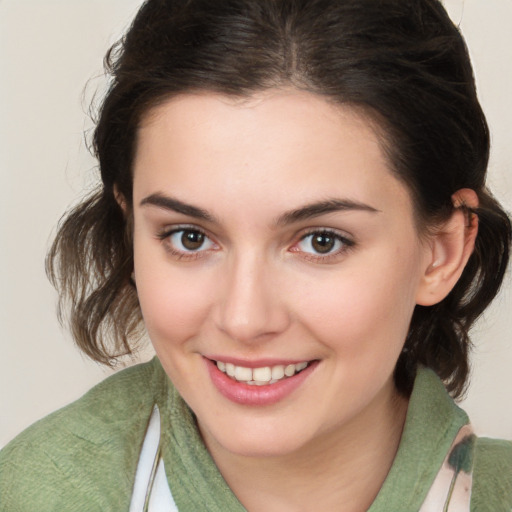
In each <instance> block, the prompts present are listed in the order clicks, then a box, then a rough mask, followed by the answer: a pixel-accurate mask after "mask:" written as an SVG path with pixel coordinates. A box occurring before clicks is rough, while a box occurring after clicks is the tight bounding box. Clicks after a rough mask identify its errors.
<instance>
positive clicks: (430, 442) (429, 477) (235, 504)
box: [157, 363, 468, 512]
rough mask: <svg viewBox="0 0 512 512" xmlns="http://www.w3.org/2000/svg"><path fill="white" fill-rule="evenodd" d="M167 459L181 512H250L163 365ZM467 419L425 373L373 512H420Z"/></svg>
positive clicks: (439, 384)
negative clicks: (194, 511) (210, 452)
mask: <svg viewBox="0 0 512 512" xmlns="http://www.w3.org/2000/svg"><path fill="white" fill-rule="evenodd" d="M157 366H158V367H159V370H158V371H159V372H161V378H162V379H164V380H165V382H166V385H165V386H162V387H161V393H160V396H159V398H158V405H159V408H160V410H161V412H162V422H163V424H162V436H163V438H162V441H163V443H162V444H163V458H164V463H165V470H166V474H167V479H168V481H169V485H170V487H171V492H172V494H173V497H174V500H175V501H176V504H177V506H178V508H179V510H184V511H189V510H208V511H209V512H225V511H226V510H229V511H230V512H244V511H245V508H244V507H243V506H242V505H241V503H240V502H239V501H238V499H237V498H236V496H235V495H234V494H233V493H232V492H231V490H230V488H229V487H228V485H227V484H226V482H225V481H224V479H223V477H222V475H221V474H220V472H219V471H218V469H217V467H216V465H215V463H214V461H213V460H212V458H211V456H210V454H209V453H208V451H207V450H206V448H205V446H204V443H203V442H202V439H201V437H200V434H199V432H198V429H197V427H196V422H195V417H194V414H193V413H192V412H191V410H190V409H189V408H188V406H187V405H186V404H185V402H184V401H183V399H182V398H181V397H180V396H179V394H178V392H177V391H176V390H175V388H174V387H173V386H172V384H171V383H170V381H169V379H168V378H167V377H166V376H165V373H164V371H163V370H162V368H161V366H160V364H159V363H157ZM466 423H468V418H467V416H466V414H465V413H464V412H463V411H462V410H461V409H459V408H458V407H457V406H456V405H455V404H454V402H453V400H452V399H451V398H450V397H449V395H448V394H447V392H446V390H445V388H444V386H443V384H442V382H441V381H440V380H439V378H438V377H437V376H436V375H435V373H434V372H433V371H431V370H428V369H423V368H422V369H420V370H419V371H418V375H417V377H416V380H415V383H414V389H413V392H412V395H411V400H410V403H409V409H408V412H407V418H406V422H405V427H404V432H403V434H402V439H401V441H400V446H399V448H398V452H397V455H396V457H395V460H394V462H393V466H392V467H391V470H390V472H389V474H388V476H387V478H386V480H385V482H384V484H383V486H382V488H381V490H380V492H379V494H378V495H377V497H376V499H375V501H374V503H373V504H372V506H371V507H370V509H369V510H368V512H389V511H390V510H393V512H399V511H407V512H408V511H411V510H419V508H420V507H421V504H422V502H423V500H424V499H425V496H426V494H427V493H428V490H429V489H430V486H431V484H432V482H433V481H434V478H435V477H436V475H437V472H438V471H439V468H440V467H441V465H442V463H443V460H444V458H445V456H446V454H447V452H448V450H449V448H450V446H451V444H452V442H453V440H454V438H455V436H456V435H457V432H458V431H459V429H460V428H461V427H462V426H463V425H465V424H466Z"/></svg>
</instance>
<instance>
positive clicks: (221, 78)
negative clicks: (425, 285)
mask: <svg viewBox="0 0 512 512" xmlns="http://www.w3.org/2000/svg"><path fill="white" fill-rule="evenodd" d="M106 68H107V71H108V73H109V74H110V77H111V83H110V88H109V90H108V93H107V95H106V97H105V99H104V102H103V104H102V107H101V109H100V112H99V119H98V123H97V127H96V130H95V133H94V151H95V154H96V156H97V158H98V160H99V167H100V171H101V181H102V183H101V186H100V188H99V189H98V190H97V192H95V193H94V194H93V195H91V196H90V197H89V198H87V199H85V200H84V201H83V202H82V203H80V204H79V205H78V206H77V207H76V208H74V209H73V210H72V211H70V212H69V213H68V214H67V216H66V217H65V218H64V220H63V222H62V223H61V225H60V229H59V232H58V234H57V237H56V239H55V242H54V244H53V246H52V248H51V250H50V253H49V256H48V260H47V269H48V274H49V276H50V279H51V280H52V282H53V284H54V285H55V286H56V287H57V288H58V289H59V291H60V293H61V306H63V305H65V304H66V305H68V306H69V307H70V317H69V321H70V325H71V328H72V332H73V335H74V338H75V340H76V342H77V344H78V346H79V347H80V348H81V349H82V350H83V351H84V352H85V353H86V354H87V355H89V356H90V357H92V358H93V359H95V360H97V361H101V362H103V363H106V364H112V363H113V362H114V361H115V359H116V357H118V356H120V355H122V354H127V353H130V351H131V345H130V344H131V342H133V341H134V340H136V339H137V338H138V337H139V336H140V335H141V333H142V332H143V331H142V327H141V316H140V309H139V305H138V301H137V296H136V291H135V288H134V286H133V284H132V283H131V280H130V274H131V272H132V269H133V260H132V244H131V227H130V226H129V225H127V223H130V215H127V216H126V217H125V216H124V215H123V212H122V210H121V208H120V207H119V205H118V203H117V202H116V197H115V194H116V191H117V193H120V194H121V195H122V196H123V198H124V199H125V201H126V206H127V209H128V212H130V209H131V201H132V162H133V157H134V153H135V150H136V147H135V146H136V133H137V127H138V125H139V123H140V120H141V117H142V116H143V115H144V114H145V113H147V112H148V110H149V109H151V108H153V107H155V106H156V105H158V104H159V103H160V102H162V101H165V100H167V99H168V98H170V97H172V96H174V95H177V94H180V93H184V92H191V91H202V90H203V91H215V92H220V93H223V94H228V95H236V96H248V95H250V94H252V93H254V92H257V91H261V90H264V89H268V88H271V87H284V86H293V87H296V88H298V89H301V90H306V91H310V92H312V93H315V94H319V95H322V96H323V97H325V98H326V99H329V100H330V101H334V102H338V103H345V104H350V105H352V106H355V107H357V108H360V109H362V110H363V111H364V112H365V113H366V114H367V115H369V116H370V117H371V118H373V119H374V120H375V121H376V122H377V124H378V125H379V126H380V127H381V129H382V130H383V132H384V133H385V144H384V146H385V148H386V152H387V155H388V157H389V160H390V166H391V168H392V170H393V172H394V173H395V174H396V176H397V177H398V178H399V179H401V180H403V182H404V183H405V184H406V185H407V186H408V188H409V190H410V191H411V194H412V197H413V200H414V204H415V208H416V214H417V217H418V220H419V225H420V226H428V225H431V224H432V223H434V222H438V221H439V220H443V219H446V218H447V217H448V216H449V215H450V214H451V212H452V211H453V205H452V200H451V196H452V194H453V193H454V192H455V191H457V190H459V189H461V188H471V189H473V190H475V191H476V192H477V194H478V197H479V199H480V206H479V208H478V209H477V210H476V211H475V212H473V213H475V214H477V215H478V217H479V232H478V237H477V240H476V247H475V250H474V253H473V255H472V256H471V258H470V260H469V263H468V264H467V267H466V269H465V271H464V273H463V275H462V277H461V279H460V280H459V282H458V283H457V285H456V286H455V288H454V289H453V290H452V292H451V293H450V294H449V296H448V297H447V298H446V299H445V300H443V301H442V302H440V303H439V304H436V305H435V306H432V307H421V306H417V307H416V310H415V312H414V315H413V318H412V321H411V326H410V331H409V334H408V337H407V340H406V341H405V347H404V351H403V353H402V355H401V356H400V359H399V361H398V364H397V368H396V371H395V380H396V383H397V385H398V387H399V389H401V390H402V391H404V392H407V391H408V390H409V389H410V386H411V383H412V379H413V376H414V373H415V370H416V368H417V366H418V365H419V364H423V365H426V366H428V367H430V368H432V369H434V370H435V371H436V372H437V373H438V375H439V376H440V377H441V378H442V379H443V380H444V381H445V383H446V385H447V387H448V389H449V390H450V391H451V392H452V393H453V394H454V395H457V394H460V393H461V391H462V390H463V388H464V385H465V382H466V380H467V376H468V371H469V366H468V348H469V344H470V343H469V336H468V331H469V329H470V327H471V325H472V324H473V322H474V321H475V319H476V318H477V317H478V316H479V315H480V314H481V313H482V311H483V310H484V309H485V308H486V307H487V305H488V304H489V302H490V301H491V300H492V299H493V297H494V296H495V295H496V293H497V291H498V289H499V287H500V284H501V282H502V279H503V275H504V272H505V270H506V266H507V262H508V257H509V248H510V239H511V225H510V220H509V218H508V216H507V215H506V213H505V212H504V211H503V210H502V209H501V208H500V206H499V204H498V203H497V202H496V201H495V199H493V197H492V196H491V195H490V193H489V192H488V191H487V189H486V188H485V176H486V170H487V163H488V156H489V134H488V128H487V124H486V120H485V117H484V115H483V113H482V110H481V107H480V104H479V102H478V99H477V96H476V91H475V84H474V79H473V73H472V68H471V64H470V61H469V57H468V53H467V49H466V46H465V43H464V40H463V38H462V36H461V34H460V33H459V31H458V29H457V28H456V27H455V26H454V25H453V23H452V22H451V21H450V19H449V17H448V15H447V14H446V12H445V10H444V8H443V7H442V5H441V3H440V2H439V1H438V0H379V1H376V0H215V1H212V0H148V1H147V2H145V3H144V4H143V6H142V7H141V9H140V11H139V13H138V14H137V16H136V18H135V20H134V22H133V24H132V26H131V27H130V29H129V30H128V32H127V34H126V36H125V37H124V38H123V39H122V40H121V41H120V42H119V43H118V44H117V45H115V46H114V47H113V48H112V49H111V50H110V52H109V53H108V55H107V57H106Z"/></svg>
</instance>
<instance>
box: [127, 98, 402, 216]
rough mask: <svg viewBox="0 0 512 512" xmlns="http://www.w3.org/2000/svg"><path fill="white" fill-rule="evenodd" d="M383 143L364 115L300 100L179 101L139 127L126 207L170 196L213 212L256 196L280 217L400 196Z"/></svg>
mask: <svg viewBox="0 0 512 512" xmlns="http://www.w3.org/2000/svg"><path fill="white" fill-rule="evenodd" d="M381 142H382V137H381V136H380V133H379V130H378V127H377V126H376V124H375V123H374V122H372V121H371V120H370V119H369V118H368V116H365V115H364V114H363V113H362V112H360V111H357V110H356V109H354V108H352V107H350V106H345V105H339V104H334V103H332V102H328V101H327V100H325V99H323V98H322V97H319V96H317V95H314V94H311V93H307V92H300V91H295V90H292V91H290V90H271V91H266V92H264V93H260V94H257V95H254V96H252V97H250V98H244V99H240V98H232V97H227V96H224V95H220V94H214V93H201V94H187V95H181V96H177V97H175V98H173V99H171V100H169V101H167V102H166V103H163V104H161V105H159V106H158V107H156V108H154V109H153V110H152V111H151V112H150V113H149V114H148V115H147V116H146V117H145V118H144V119H143V121H142V123H141V125H140V128H139V132H138V143H137V152H136V158H135V166H134V199H135V200H137V197H138V198H139V199H141V198H142V196H144V195H145V194H146V195H149V194H151V193H155V192H167V191H171V190H172V192H173V195H178V196H179V197H180V198H182V199H184V200H187V201H190V200H192V199H194V198H195V199H205V200H206V199H208V201H210V202H211V198H212V197H216V199H217V200H216V202H215V204H216V207H218V205H219V203H220V202H222V201H223V200H225V201H228V202H229V203H228V204H230V205H231V206H234V205H235V204H237V202H241V203H242V204H244V203H245V202H246V201H248V200H249V199H251V198H255V197H257V198H259V200H261V201H263V202H269V201H271V200H272V201H277V200H279V201H277V202H281V203H282V206H283V208H285V207H286V206H291V207H293V204H290V205H287V204H286V203H287V202H289V203H293V202H294V201H295V202H301V203H304V202H308V201H309V202H311V201H316V200H318V199H319V198H320V199H321V198H326V197H331V196H333V195H340V194H341V195H342V196H343V197H344V198H348V199H352V200H356V201H362V200H369V199H370V198H371V199H372V200H374V201H375V202H377V203H381V202H382V200H383V198H385V196H386V195H387V196H388V197H387V198H388V199H393V198H394V197H396V196H395V194H396V193H397V192H399V196H404V193H405V195H406V196H407V192H406V191H405V189H404V186H403V185H402V184H401V183H400V182H399V181H398V180H397V179H396V178H395V176H394V175H393V173H392V172H391V171H390V168H389V164H388V161H387V158H386V156H385V152H384V151H383V148H382V143H381ZM208 201H207V202H208ZM196 202H197V201H196ZM208 206H209V205H208ZM375 207H376V208H379V205H378V204H377V205H376V206H375Z"/></svg>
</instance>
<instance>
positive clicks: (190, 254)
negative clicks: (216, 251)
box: [157, 226, 217, 261]
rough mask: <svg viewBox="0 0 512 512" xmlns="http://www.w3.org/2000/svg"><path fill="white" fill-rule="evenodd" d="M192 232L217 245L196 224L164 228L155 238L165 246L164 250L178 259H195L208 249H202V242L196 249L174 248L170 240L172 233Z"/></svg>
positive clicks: (203, 254)
mask: <svg viewBox="0 0 512 512" xmlns="http://www.w3.org/2000/svg"><path fill="white" fill-rule="evenodd" d="M186 232H189V233H191V234H192V233H194V234H199V235H201V236H203V237H204V240H205V241H209V242H210V244H211V245H214V246H217V244H215V242H214V241H213V240H212V239H211V238H210V237H209V236H208V235H207V234H206V233H205V232H204V231H203V230H202V229H199V228H198V227H196V226H177V227H175V228H173V229H168V230H164V231H162V232H160V233H158V234H157V238H158V239H159V240H160V241H161V242H162V244H163V245H164V247H165V250H166V251H167V252H168V253H169V254H170V255H171V256H173V257H175V258H176V259H178V260H188V261H191V260H196V259H199V258H203V257H204V256H206V254H205V253H206V252H207V251H208V250H209V248H208V249H203V244H202V245H201V246H200V247H199V248H198V249H197V250H195V251H194V250H188V251H187V250H185V251H183V250H180V249H176V247H175V245H174V244H173V242H172V237H173V235H177V234H178V233H182V235H181V236H182V237H183V235H184V234H185V233H186Z"/></svg>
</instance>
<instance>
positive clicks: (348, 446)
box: [203, 385, 408, 512]
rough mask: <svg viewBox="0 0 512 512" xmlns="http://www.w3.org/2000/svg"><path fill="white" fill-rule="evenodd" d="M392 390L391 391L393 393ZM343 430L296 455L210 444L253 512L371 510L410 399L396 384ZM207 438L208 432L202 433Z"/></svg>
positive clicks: (229, 480)
mask: <svg viewBox="0 0 512 512" xmlns="http://www.w3.org/2000/svg"><path fill="white" fill-rule="evenodd" d="M391 388H392V389H391ZM383 393H384V394H385V396H384V397H382V396H379V397H377V398H376V399H375V400H374V403H372V404H370V406H368V407H367V408H366V409H364V410H363V411H362V412H361V413H360V414H359V415H358V416H357V418H354V419H353V420H352V421H351V423H350V424H349V425H345V426H344V427H343V428H342V429H338V430H336V431H332V432H328V433H326V434H325V435H323V436H322V437H320V438H316V439H315V440H314V441H311V442H310V443H308V444H307V445H305V446H303V447H301V449H300V450H297V451H296V452H293V453H290V454H286V455H282V456H272V457H245V456H240V455H238V454H233V453H231V452H227V451H225V450H223V449H222V447H220V446H219V445H218V444H216V443H215V440H213V439H211V438H208V436H207V435H205V436H204V437H205V443H206V445H207V447H208V450H209V451H210V453H211V455H212V457H213V459H214V460H215V463H216V464H217V466H218V468H219V470H220V472H221V473H222V475H223V477H224V479H225V480H226V482H227V484H228V485H229V487H230V488H231V490H232V491H233V492H234V494H235V495H236V496H237V498H238V499H239V500H240V502H241V503H242V505H244V507H245V508H246V509H247V510H248V511H249V512H260V511H265V512H274V511H275V512H277V511H279V512H298V511H309V510H326V511H329V510H339V509H340V504H343V510H344V511H346V512H363V511H366V510H367V509H368V508H369V507H370V505H371V504H372V502H373V501H374V499H375V497H376V496H377V494H378V492H379V490H380V488H381V487H382V484H383V483H384V480H385V478H386V476H387V474H388V472H389V469H390V468H391V465H392V463H393V460H394V458H395V455H396V451H397V449H398V445H399V443H400V437H401V434H402V429H403V425H404V422H405V415H406V412H407V404H408V401H407V399H406V398H403V397H401V396H400V395H399V394H398V392H397V391H396V389H395V387H394V385H393V386H390V389H389V390H384V391H383ZM203 435H204V433H203Z"/></svg>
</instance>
